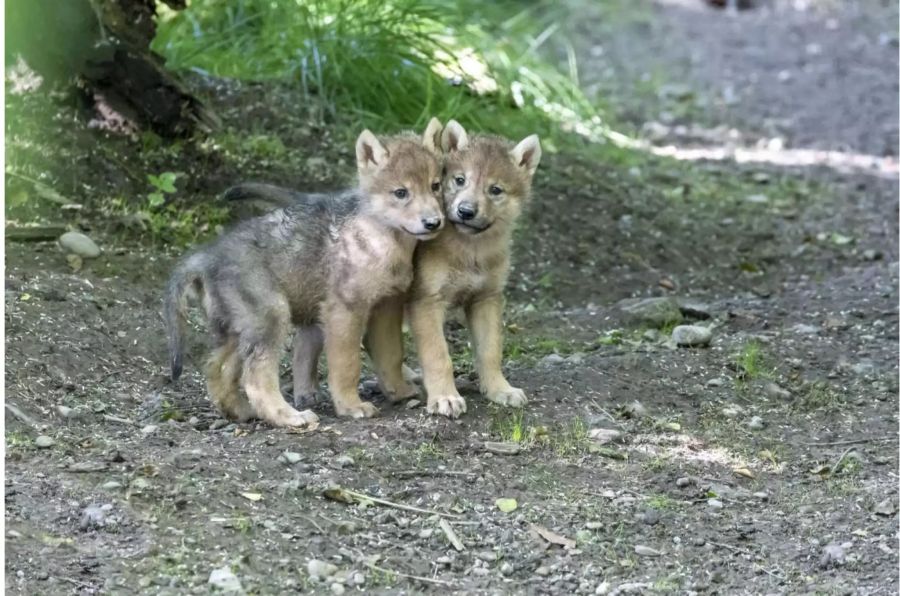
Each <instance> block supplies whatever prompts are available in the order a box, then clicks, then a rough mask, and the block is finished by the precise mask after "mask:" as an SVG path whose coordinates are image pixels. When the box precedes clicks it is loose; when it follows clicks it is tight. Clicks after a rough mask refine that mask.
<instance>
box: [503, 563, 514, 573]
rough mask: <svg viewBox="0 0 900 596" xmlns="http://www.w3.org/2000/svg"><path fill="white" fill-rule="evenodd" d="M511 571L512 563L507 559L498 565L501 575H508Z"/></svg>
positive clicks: (512, 569)
mask: <svg viewBox="0 0 900 596" xmlns="http://www.w3.org/2000/svg"><path fill="white" fill-rule="evenodd" d="M513 571H514V568H513V566H512V563H509V562H508V561H507V562H505V563H503V564H502V565H500V573H502V574H503V575H509V574H510V573H512V572H513Z"/></svg>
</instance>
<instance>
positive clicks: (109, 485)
mask: <svg viewBox="0 0 900 596" xmlns="http://www.w3.org/2000/svg"><path fill="white" fill-rule="evenodd" d="M100 488H102V489H103V490H118V489H120V488H122V483H121V482H116V481H115V480H110V481H109V482H104V483H103V486H101V487H100Z"/></svg>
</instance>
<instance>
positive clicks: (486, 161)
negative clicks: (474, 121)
mask: <svg viewBox="0 0 900 596" xmlns="http://www.w3.org/2000/svg"><path fill="white" fill-rule="evenodd" d="M441 144H442V147H443V149H444V155H445V163H444V192H443V197H444V209H445V211H446V217H447V219H448V221H449V222H450V225H449V226H448V229H447V230H446V231H445V232H444V233H443V234H441V236H439V237H438V238H437V239H435V240H433V241H432V242H427V243H423V244H421V245H419V247H418V248H417V249H416V255H415V277H414V279H413V283H412V286H411V288H410V292H409V298H408V303H407V308H408V315H409V323H410V328H411V330H412V333H413V338H414V340H415V343H416V347H417V349H418V352H419V360H420V362H421V365H422V375H423V380H424V384H425V391H426V392H427V394H428V411H429V412H431V413H436V414H442V415H444V416H450V417H453V418H455V417H457V416H459V415H460V414H462V413H464V412H465V411H466V402H465V400H464V399H463V398H462V396H460V394H459V392H458V391H457V389H456V385H455V384H454V379H453V363H452V362H451V360H450V352H449V350H448V348H447V342H446V340H445V339H444V319H445V316H446V313H447V309H449V308H450V307H453V306H462V307H463V308H464V309H465V313H466V317H467V319H468V324H469V330H470V334H471V339H472V343H473V345H474V348H475V367H476V370H477V372H478V377H479V386H480V389H481V393H482V394H483V395H485V396H486V397H487V398H488V399H489V400H490V401H492V402H494V403H498V404H503V405H508V406H515V407H519V406H522V405H524V404H525V403H526V401H527V399H526V397H525V392H524V391H522V390H521V389H518V388H516V387H513V386H511V385H510V384H509V382H508V381H507V380H506V378H505V377H504V376H503V372H502V371H501V369H500V366H501V358H502V355H503V322H502V316H503V289H504V286H505V285H506V279H507V274H508V273H509V264H510V244H511V240H512V231H513V225H514V223H515V221H516V219H517V217H518V216H519V214H520V213H521V211H522V208H523V206H524V204H525V201H526V200H527V199H528V197H529V195H530V193H531V181H532V177H533V176H534V172H535V170H536V169H537V166H538V163H539V162H540V159H541V145H540V141H539V139H538V137H537V135H531V136H529V137H527V138H526V139H525V140H523V141H522V142H520V143H519V144H517V145H515V146H513V145H512V143H510V142H508V141H506V140H505V139H502V138H499V137H494V136H487V135H474V136H472V137H471V138H470V137H469V136H468V135H467V134H466V131H465V129H463V127H462V126H461V125H460V124H459V123H458V122H456V121H455V120H451V121H450V122H449V123H448V124H447V126H446V128H444V131H443V134H442V136H441ZM379 331H380V332H381V333H384V334H387V335H388V337H381V338H379V339H378V340H377V341H375V340H374V338H372V339H371V340H370V344H371V346H372V348H370V350H371V349H378V348H380V349H390V350H392V351H397V352H400V353H402V346H403V341H402V329H401V327H400V325H399V324H397V325H393V326H389V325H382V326H380V327H379V329H372V328H371V327H370V333H372V332H379ZM372 357H373V360H380V361H393V362H399V361H400V360H401V359H402V356H399V357H398V356H397V355H396V353H395V354H390V355H385V354H380V355H379V354H372ZM399 374H400V372H399V371H395V372H394V373H393V375H394V376H397V375H399Z"/></svg>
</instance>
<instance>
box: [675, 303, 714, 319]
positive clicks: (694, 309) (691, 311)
mask: <svg viewBox="0 0 900 596" xmlns="http://www.w3.org/2000/svg"><path fill="white" fill-rule="evenodd" d="M678 309H679V310H680V311H681V314H683V315H684V316H686V317H690V318H692V319H708V318H710V317H711V316H712V309H711V308H710V307H709V305H708V304H706V303H705V302H699V301H696V300H691V299H689V298H680V299H679V300H678Z"/></svg>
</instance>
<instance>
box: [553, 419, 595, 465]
mask: <svg viewBox="0 0 900 596" xmlns="http://www.w3.org/2000/svg"><path fill="white" fill-rule="evenodd" d="M550 444H551V445H552V446H553V450H554V451H556V454H557V455H560V456H566V455H573V454H578V453H584V452H586V451H587V450H588V446H589V444H590V441H589V440H588V427H587V423H586V422H585V421H584V419H583V418H582V417H581V416H576V417H575V418H573V419H572V420H571V422H569V423H568V424H565V425H563V426H562V427H561V428H560V429H558V431H557V432H555V433H551V434H550Z"/></svg>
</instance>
